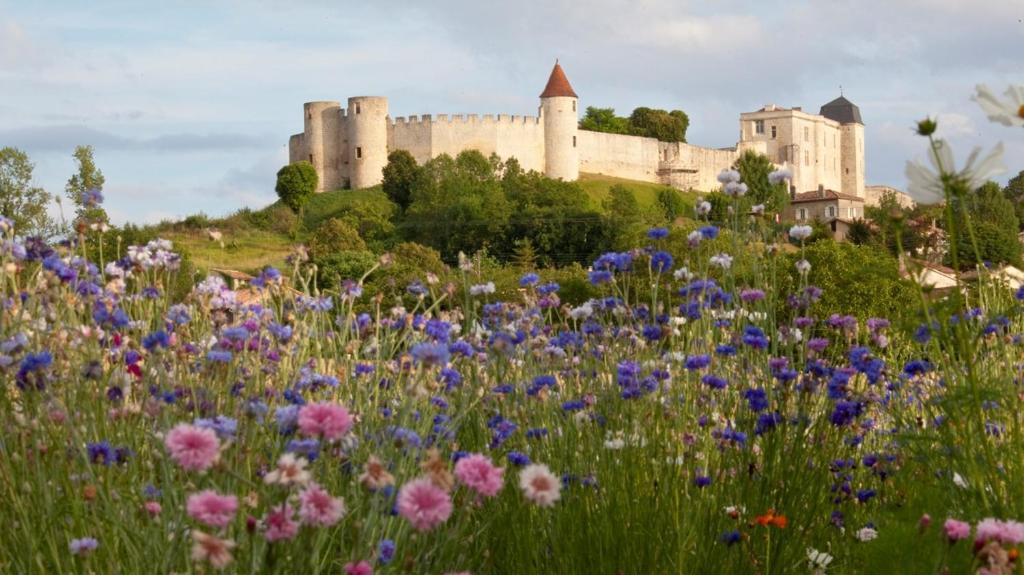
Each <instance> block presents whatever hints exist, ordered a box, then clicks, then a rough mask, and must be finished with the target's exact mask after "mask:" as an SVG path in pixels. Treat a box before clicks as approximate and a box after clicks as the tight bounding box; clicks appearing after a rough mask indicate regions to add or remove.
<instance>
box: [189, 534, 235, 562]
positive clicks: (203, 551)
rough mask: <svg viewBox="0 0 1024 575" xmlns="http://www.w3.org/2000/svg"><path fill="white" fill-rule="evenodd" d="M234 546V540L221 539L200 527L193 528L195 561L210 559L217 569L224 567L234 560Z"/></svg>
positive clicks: (193, 556)
mask: <svg viewBox="0 0 1024 575" xmlns="http://www.w3.org/2000/svg"><path fill="white" fill-rule="evenodd" d="M234 548H235V542H234V541H229V540H227V539H220V538H218V537H216V536H213V535H209V534H207V533H203V532H202V531H199V530H198V529H193V530H192V560H193V561H209V562H210V565H213V567H214V568H215V569H223V568H225V567H227V566H228V564H229V563H231V561H232V560H234V557H232V556H231V550H232V549H234Z"/></svg>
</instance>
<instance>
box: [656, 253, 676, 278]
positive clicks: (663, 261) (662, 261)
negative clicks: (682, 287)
mask: <svg viewBox="0 0 1024 575" xmlns="http://www.w3.org/2000/svg"><path fill="white" fill-rule="evenodd" d="M672 264H673V260H672V254H670V253H668V252H663V251H658V252H654V253H653V254H651V269H652V270H654V271H655V272H657V273H664V272H667V271H669V270H670V269H672Z"/></svg>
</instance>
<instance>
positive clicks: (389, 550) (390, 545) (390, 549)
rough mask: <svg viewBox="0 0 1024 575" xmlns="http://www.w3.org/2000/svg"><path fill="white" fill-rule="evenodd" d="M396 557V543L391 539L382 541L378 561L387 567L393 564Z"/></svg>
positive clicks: (379, 545) (378, 551) (378, 546)
mask: <svg viewBox="0 0 1024 575" xmlns="http://www.w3.org/2000/svg"><path fill="white" fill-rule="evenodd" d="M394 557H395V542H394V541H392V540H390V539H381V542H380V543H379V544H378V545H377V561H379V562H380V564H381V565H387V564H388V563H391V560H392V559H394Z"/></svg>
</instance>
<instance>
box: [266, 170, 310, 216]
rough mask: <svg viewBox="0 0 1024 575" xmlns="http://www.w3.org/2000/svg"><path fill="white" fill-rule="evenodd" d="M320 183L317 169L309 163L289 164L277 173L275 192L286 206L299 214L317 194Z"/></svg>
mask: <svg viewBox="0 0 1024 575" xmlns="http://www.w3.org/2000/svg"><path fill="white" fill-rule="evenodd" d="M318 183H319V176H317V173H316V168H314V167H313V164H310V163H309V162H307V161H301V162H296V163H294V164H288V165H287V166H285V167H283V168H281V169H280V170H278V171H277V185H276V186H274V190H275V191H276V192H277V196H278V197H279V198H281V201H282V202H283V203H284V205H286V206H288V207H289V208H291V209H292V211H293V212H295V213H298V212H299V211H301V210H302V206H304V205H305V204H306V202H308V201H309V198H311V197H312V196H313V194H314V193H316V187H317V184H318Z"/></svg>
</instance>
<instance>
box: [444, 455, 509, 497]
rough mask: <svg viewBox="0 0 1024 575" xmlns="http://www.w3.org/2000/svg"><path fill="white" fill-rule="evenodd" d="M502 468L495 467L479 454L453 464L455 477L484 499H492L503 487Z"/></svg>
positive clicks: (468, 456)
mask: <svg viewBox="0 0 1024 575" xmlns="http://www.w3.org/2000/svg"><path fill="white" fill-rule="evenodd" d="M504 474H505V468H504V467H495V466H494V464H493V463H491V460H490V458H488V457H487V456H484V455H480V454H479V453H473V454H471V455H467V456H465V457H463V458H462V459H459V461H458V462H457V463H456V464H455V477H457V478H458V480H459V481H460V482H461V483H462V484H463V485H465V486H467V487H469V488H471V489H473V490H474V491H476V492H477V493H479V494H480V495H483V496H485V497H494V496H495V495H497V494H498V492H499V491H501V488H502V487H503V486H504V479H503V476H504Z"/></svg>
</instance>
